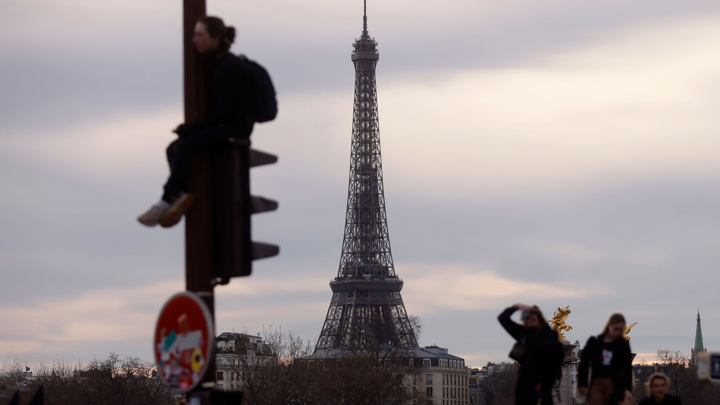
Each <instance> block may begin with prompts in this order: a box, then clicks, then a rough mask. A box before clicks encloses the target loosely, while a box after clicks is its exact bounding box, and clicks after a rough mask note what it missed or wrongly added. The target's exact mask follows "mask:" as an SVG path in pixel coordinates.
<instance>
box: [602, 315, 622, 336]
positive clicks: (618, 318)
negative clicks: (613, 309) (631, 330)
mask: <svg viewBox="0 0 720 405" xmlns="http://www.w3.org/2000/svg"><path fill="white" fill-rule="evenodd" d="M619 323H622V324H625V325H627V323H626V322H625V317H624V316H623V314H618V313H615V314H612V315H610V319H608V321H607V323H606V324H605V329H603V331H602V333H601V334H600V336H605V335H607V334H608V332H610V327H611V326H613V325H617V324H619Z"/></svg>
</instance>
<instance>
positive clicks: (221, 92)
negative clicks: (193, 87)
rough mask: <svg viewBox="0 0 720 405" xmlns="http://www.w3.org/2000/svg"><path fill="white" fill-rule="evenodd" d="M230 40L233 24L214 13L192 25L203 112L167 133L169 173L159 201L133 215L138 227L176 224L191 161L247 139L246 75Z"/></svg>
mask: <svg viewBox="0 0 720 405" xmlns="http://www.w3.org/2000/svg"><path fill="white" fill-rule="evenodd" d="M234 40H235V28H234V27H230V26H226V25H225V23H224V22H223V20H222V19H220V18H218V17H212V16H205V17H202V18H200V20H199V21H198V22H197V23H196V24H195V30H194V33H193V39H192V41H193V45H194V47H195V50H196V51H197V52H198V54H199V56H200V61H201V64H202V72H203V77H204V79H205V84H206V85H205V88H206V94H207V97H206V102H207V103H206V112H207V114H206V116H205V118H204V119H202V120H200V121H198V122H193V123H184V124H180V125H179V126H178V127H177V128H176V129H175V130H174V131H173V132H175V133H176V134H177V135H178V138H177V139H176V140H175V141H173V142H172V143H171V144H170V145H169V146H168V148H167V160H168V164H169V165H170V176H169V177H168V180H167V182H166V183H165V187H164V192H163V194H162V197H161V199H160V201H158V202H157V203H155V204H153V205H152V206H151V207H150V209H148V210H147V211H146V212H145V213H143V214H142V215H140V216H139V217H138V221H140V223H141V224H143V225H146V226H155V225H158V224H160V225H162V226H163V227H170V226H173V225H175V224H177V223H178V222H179V221H180V219H181V218H182V216H183V215H185V213H187V211H188V210H189V209H190V207H192V205H193V202H194V197H193V195H192V194H188V193H187V191H186V188H187V180H188V177H189V176H190V168H191V166H192V159H193V158H195V157H196V156H199V155H201V154H204V153H207V152H209V151H212V150H215V149H217V148H219V147H221V146H223V145H226V144H228V141H229V140H230V139H231V138H248V137H249V136H250V134H251V132H252V128H253V123H254V120H253V118H252V114H251V112H250V107H249V103H248V100H247V97H248V81H249V80H250V79H249V77H250V76H249V75H248V74H247V73H246V72H245V70H244V69H243V67H242V64H241V63H240V60H239V58H238V57H237V56H235V55H233V54H232V53H231V52H230V51H229V49H230V45H232V43H233V42H234Z"/></svg>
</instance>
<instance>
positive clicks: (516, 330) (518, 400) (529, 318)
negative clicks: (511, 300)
mask: <svg viewBox="0 0 720 405" xmlns="http://www.w3.org/2000/svg"><path fill="white" fill-rule="evenodd" d="M518 310H520V311H521V314H520V319H521V321H522V325H521V324H518V323H516V322H514V321H513V320H512V319H510V318H511V316H512V314H514V313H515V312H516V311H518ZM498 321H500V325H502V327H503V328H504V329H505V330H506V331H507V332H508V333H509V334H510V336H512V337H513V338H514V339H515V340H516V341H517V343H516V346H515V347H514V350H513V353H511V355H512V357H513V359H515V360H516V361H517V362H518V364H519V365H520V367H519V370H518V379H517V384H516V385H515V405H537V404H538V399H539V400H540V402H539V403H541V404H542V405H552V403H553V399H552V386H553V384H554V383H555V380H556V379H558V378H559V377H560V374H561V373H562V362H563V359H564V358H565V353H564V351H563V348H562V344H561V343H560V341H559V340H558V333H557V332H556V331H554V330H552V328H550V326H549V325H548V324H547V322H546V321H545V318H544V317H543V315H542V312H541V311H540V308H538V307H537V306H529V305H524V304H515V305H513V306H511V307H508V308H505V310H504V311H503V312H502V313H500V315H498ZM516 347H517V348H519V349H520V350H515V348H516Z"/></svg>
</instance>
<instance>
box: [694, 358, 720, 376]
mask: <svg viewBox="0 0 720 405" xmlns="http://www.w3.org/2000/svg"><path fill="white" fill-rule="evenodd" d="M697 374H698V380H700V381H712V382H714V383H718V382H720V352H701V353H698V354H697Z"/></svg>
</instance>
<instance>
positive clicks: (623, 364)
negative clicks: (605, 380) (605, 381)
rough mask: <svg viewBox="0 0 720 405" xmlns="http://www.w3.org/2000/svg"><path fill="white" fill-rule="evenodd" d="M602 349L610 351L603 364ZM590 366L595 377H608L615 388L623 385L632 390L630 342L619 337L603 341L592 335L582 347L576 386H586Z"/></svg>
mask: <svg viewBox="0 0 720 405" xmlns="http://www.w3.org/2000/svg"><path fill="white" fill-rule="evenodd" d="M603 349H605V350H609V351H611V352H612V360H611V361H610V364H609V365H603ZM591 367H592V375H593V378H595V377H610V378H612V381H613V385H614V386H615V388H616V389H618V388H621V387H624V388H627V389H628V390H632V354H631V352H630V343H629V342H628V341H627V340H625V339H623V338H622V337H619V338H617V339H615V340H614V341H612V342H610V343H604V342H603V341H602V338H601V337H599V336H598V337H595V336H592V337H590V339H588V342H587V343H586V344H585V348H583V351H582V354H581V355H580V367H579V368H578V387H587V386H588V370H589V369H590V368H591Z"/></svg>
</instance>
